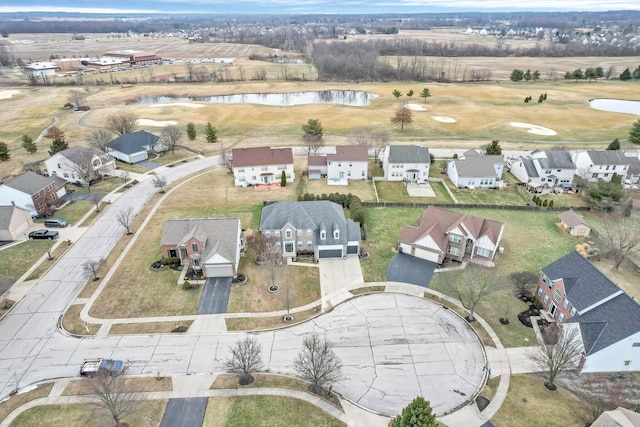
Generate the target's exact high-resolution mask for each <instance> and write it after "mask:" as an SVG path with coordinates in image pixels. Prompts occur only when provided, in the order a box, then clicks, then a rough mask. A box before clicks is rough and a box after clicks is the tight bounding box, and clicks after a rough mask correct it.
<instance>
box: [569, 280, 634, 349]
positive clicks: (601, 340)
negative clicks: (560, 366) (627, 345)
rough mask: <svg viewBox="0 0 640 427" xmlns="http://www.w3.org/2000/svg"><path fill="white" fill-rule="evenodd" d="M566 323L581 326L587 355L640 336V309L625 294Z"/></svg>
mask: <svg viewBox="0 0 640 427" xmlns="http://www.w3.org/2000/svg"><path fill="white" fill-rule="evenodd" d="M566 323H578V324H579V325H580V330H581V332H582V339H583V342H584V347H585V352H586V353H587V355H590V354H593V353H597V352H598V351H600V350H602V349H604V348H607V347H609V346H610V345H612V344H615V343H617V342H618V341H621V340H623V339H625V338H627V337H629V336H631V335H633V334H635V333H637V332H640V305H638V303H637V302H636V301H635V300H634V299H633V298H631V297H630V296H629V295H627V294H626V293H622V294H620V295H618V296H616V297H614V298H612V299H611V300H609V301H607V302H605V303H604V304H602V305H600V306H598V307H596V308H594V309H592V310H589V311H587V312H586V313H584V314H583V315H580V316H574V317H571V318H569V319H567V320H566Z"/></svg>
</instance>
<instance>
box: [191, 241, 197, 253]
mask: <svg viewBox="0 0 640 427" xmlns="http://www.w3.org/2000/svg"><path fill="white" fill-rule="evenodd" d="M191 249H192V250H193V251H194V252H198V244H197V243H192V244H191Z"/></svg>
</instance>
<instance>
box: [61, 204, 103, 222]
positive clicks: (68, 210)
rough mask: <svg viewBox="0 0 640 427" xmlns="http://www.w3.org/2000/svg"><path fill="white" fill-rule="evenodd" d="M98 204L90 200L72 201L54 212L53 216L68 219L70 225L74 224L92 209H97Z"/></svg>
mask: <svg viewBox="0 0 640 427" xmlns="http://www.w3.org/2000/svg"><path fill="white" fill-rule="evenodd" d="M95 208H96V204H95V203H93V202H88V201H79V202H70V203H69V204H68V205H66V206H65V207H63V208H62V209H59V210H57V211H55V212H54V214H53V216H55V217H56V218H62V219H64V220H66V221H67V222H68V223H69V225H74V224H76V223H77V222H78V221H80V218H82V217H83V216H85V215H86V213H87V212H89V210H90V209H95Z"/></svg>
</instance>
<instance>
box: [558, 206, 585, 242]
mask: <svg viewBox="0 0 640 427" xmlns="http://www.w3.org/2000/svg"><path fill="white" fill-rule="evenodd" d="M558 218H560V227H561V228H562V229H563V230H564V231H566V232H567V233H569V234H571V235H572V236H576V237H589V234H591V226H590V225H589V223H588V222H587V221H585V220H584V218H582V216H581V215H580V214H578V213H577V212H575V211H573V210H572V209H570V210H568V211H564V212H562V213H561V214H560V215H558Z"/></svg>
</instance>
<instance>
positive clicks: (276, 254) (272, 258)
mask: <svg viewBox="0 0 640 427" xmlns="http://www.w3.org/2000/svg"><path fill="white" fill-rule="evenodd" d="M260 236H261V239H262V242H260V243H261V245H260V247H261V248H260V253H259V255H258V261H259V263H260V264H263V265H265V266H266V267H267V269H268V272H269V277H270V278H271V285H275V284H276V279H277V278H278V271H279V269H280V267H282V266H283V265H284V258H283V256H282V249H281V248H279V247H278V243H277V242H278V240H277V239H276V238H275V237H273V236H272V237H265V236H262V234H261V235H260Z"/></svg>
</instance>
